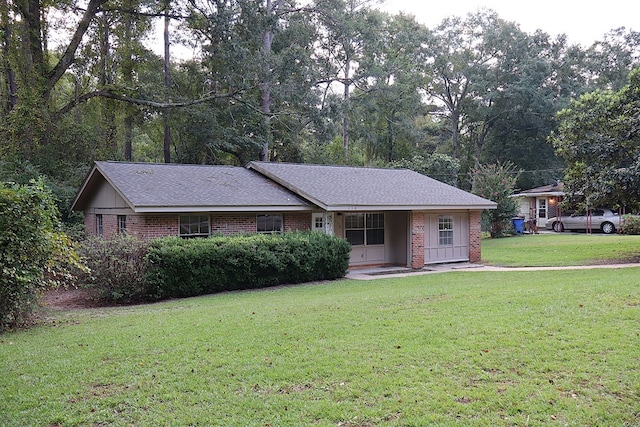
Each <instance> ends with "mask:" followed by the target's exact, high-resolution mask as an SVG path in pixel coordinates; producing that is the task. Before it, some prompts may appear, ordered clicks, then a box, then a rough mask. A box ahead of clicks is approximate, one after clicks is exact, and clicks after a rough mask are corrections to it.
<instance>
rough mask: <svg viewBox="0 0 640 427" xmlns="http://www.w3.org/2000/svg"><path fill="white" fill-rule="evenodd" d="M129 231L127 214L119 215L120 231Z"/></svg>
mask: <svg viewBox="0 0 640 427" xmlns="http://www.w3.org/2000/svg"><path fill="white" fill-rule="evenodd" d="M126 232H127V216H126V215H118V233H121V234H122V233H126Z"/></svg>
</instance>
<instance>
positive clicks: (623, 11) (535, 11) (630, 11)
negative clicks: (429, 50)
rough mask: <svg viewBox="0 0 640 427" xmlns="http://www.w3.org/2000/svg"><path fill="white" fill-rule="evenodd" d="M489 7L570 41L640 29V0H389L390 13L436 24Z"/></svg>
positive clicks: (589, 40) (530, 29) (509, 18)
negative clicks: (625, 29) (610, 32)
mask: <svg viewBox="0 0 640 427" xmlns="http://www.w3.org/2000/svg"><path fill="white" fill-rule="evenodd" d="M481 7H486V8H488V9H491V10H493V11H495V12H497V14H498V16H499V17H500V18H502V19H504V20H506V21H513V22H516V23H517V24H519V25H520V29H521V30H523V31H525V32H527V33H529V34H532V33H533V32H534V31H535V30H537V29H540V30H542V31H544V32H546V33H549V34H550V35H551V36H554V37H555V36H556V35H558V34H563V33H564V34H566V35H567V37H568V40H569V42H570V43H580V44H582V45H583V46H584V47H588V46H590V45H591V44H592V43H593V42H594V41H596V40H602V39H603V36H604V34H605V33H606V32H608V31H609V30H612V29H614V28H618V27H626V28H627V30H629V29H632V30H635V31H640V2H639V1H638V0H606V1H597V0H591V1H585V0H529V1H522V0H520V1H518V0H431V1H429V0H386V1H385V3H384V4H383V5H381V6H380V9H381V10H384V11H386V12H389V13H398V12H401V11H402V12H405V13H407V14H412V15H414V16H415V17H416V20H417V21H418V22H421V23H422V24H424V25H426V26H427V27H428V28H434V27H436V26H437V25H438V24H440V23H441V22H442V20H443V19H444V18H446V17H449V16H463V17H464V16H466V15H467V14H468V13H475V12H477V11H478V9H479V8H481Z"/></svg>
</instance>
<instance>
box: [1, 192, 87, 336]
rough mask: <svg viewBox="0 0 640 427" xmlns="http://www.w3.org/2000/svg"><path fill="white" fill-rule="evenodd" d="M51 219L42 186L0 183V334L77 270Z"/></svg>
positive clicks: (49, 199)
mask: <svg viewBox="0 0 640 427" xmlns="http://www.w3.org/2000/svg"><path fill="white" fill-rule="evenodd" d="M57 215H58V211H57V209H56V206H55V201H54V198H53V195H52V194H51V191H49V190H48V189H47V188H46V186H45V185H44V182H43V181H42V180H33V181H32V182H31V183H30V184H27V185H17V184H8V183H0V271H1V272H2V274H0V330H2V329H5V328H8V327H13V326H17V325H19V324H21V323H23V322H25V321H26V319H27V317H28V316H29V315H30V314H31V313H32V311H33V309H34V307H35V306H36V305H37V299H38V295H39V293H41V292H42V291H44V290H45V289H46V288H47V287H49V286H55V285H60V284H66V283H68V282H69V281H72V280H73V278H72V276H73V274H74V269H75V268H76V267H81V264H80V263H79V258H78V257H77V254H76V253H75V251H74V248H73V245H72V243H71V241H70V239H69V238H68V237H66V236H65V235H64V233H61V232H58V231H57V229H58V227H59V222H58V216H57Z"/></svg>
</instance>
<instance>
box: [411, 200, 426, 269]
mask: <svg viewBox="0 0 640 427" xmlns="http://www.w3.org/2000/svg"><path fill="white" fill-rule="evenodd" d="M422 267H424V212H415V211H414V212H411V268H422Z"/></svg>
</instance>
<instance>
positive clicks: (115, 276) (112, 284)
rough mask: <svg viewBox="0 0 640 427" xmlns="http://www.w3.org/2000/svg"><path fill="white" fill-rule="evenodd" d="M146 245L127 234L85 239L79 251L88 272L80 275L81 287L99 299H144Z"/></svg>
mask: <svg viewBox="0 0 640 427" xmlns="http://www.w3.org/2000/svg"><path fill="white" fill-rule="evenodd" d="M148 246H149V243H148V242H146V241H144V240H140V239H138V238H136V237H133V236H128V235H126V234H120V235H116V236H114V237H110V238H108V239H107V238H101V237H93V238H90V239H87V240H85V241H84V242H83V244H82V247H81V254H82V256H83V257H84V259H85V262H86V264H87V266H88V267H89V269H90V272H89V273H88V274H85V275H84V276H83V277H81V279H82V281H83V283H82V286H83V287H85V288H87V289H88V290H89V291H90V294H91V295H92V296H93V297H94V298H96V299H98V300H101V301H108V302H117V303H131V302H138V301H143V300H145V299H147V295H148V292H147V286H146V282H145V272H146V261H145V256H146V254H147V250H148Z"/></svg>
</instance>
